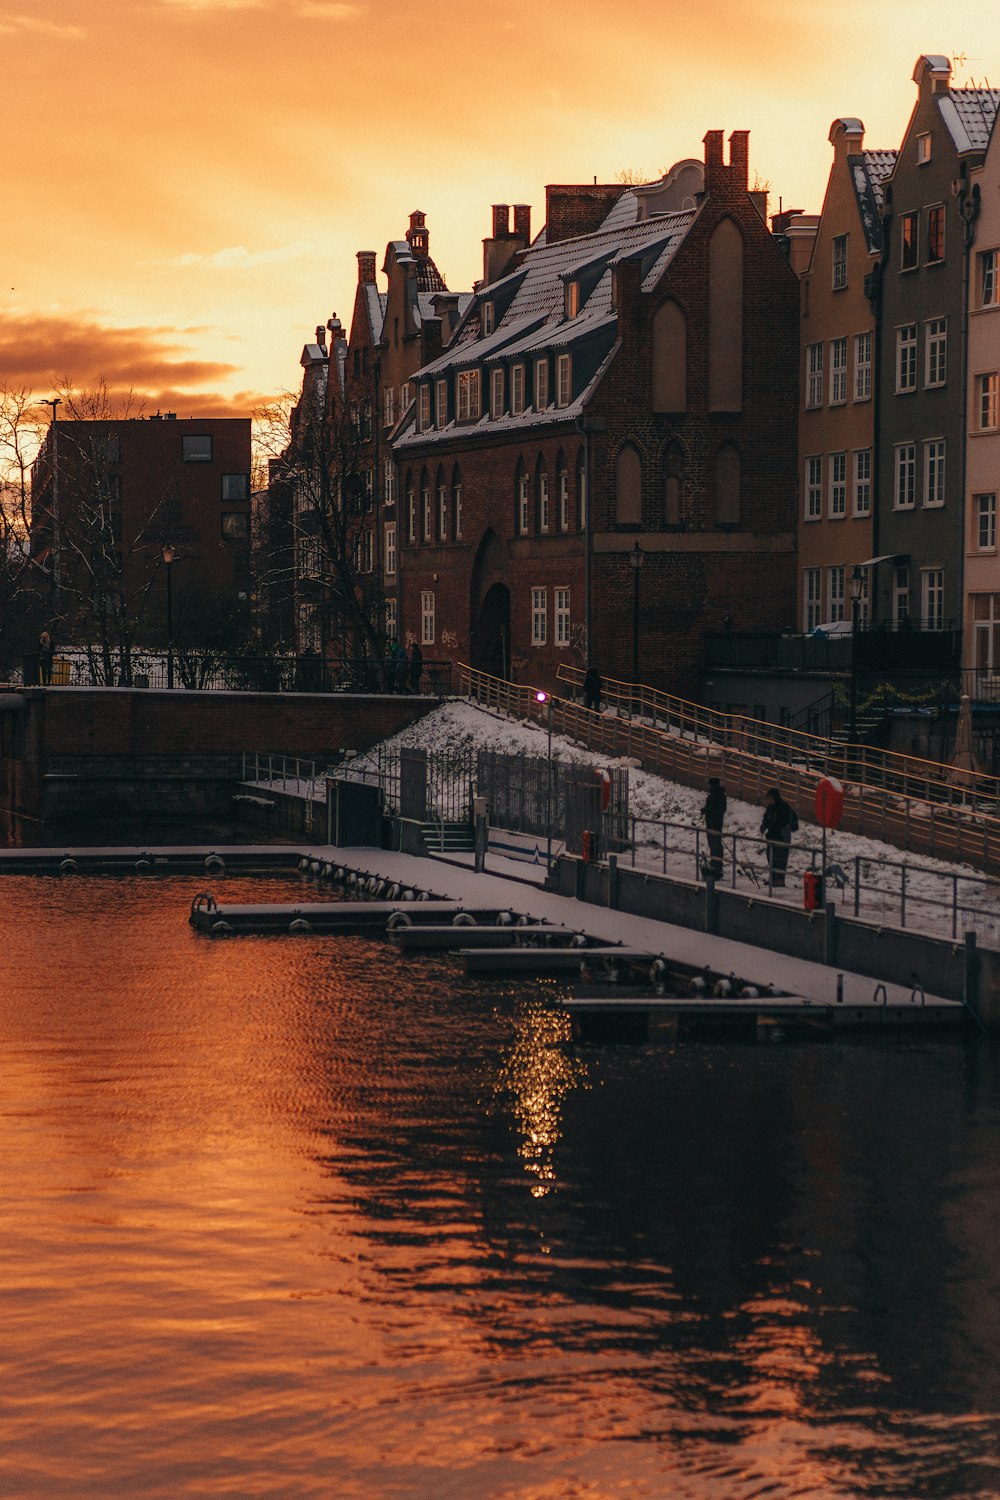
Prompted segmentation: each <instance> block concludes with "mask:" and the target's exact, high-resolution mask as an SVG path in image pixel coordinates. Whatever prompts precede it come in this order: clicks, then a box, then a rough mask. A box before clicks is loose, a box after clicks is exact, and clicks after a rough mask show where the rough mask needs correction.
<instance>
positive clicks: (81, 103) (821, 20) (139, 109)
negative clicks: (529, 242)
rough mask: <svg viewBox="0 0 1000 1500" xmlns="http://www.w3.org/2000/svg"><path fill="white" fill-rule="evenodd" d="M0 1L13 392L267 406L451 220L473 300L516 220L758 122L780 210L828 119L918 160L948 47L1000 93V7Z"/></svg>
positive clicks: (438, 240) (962, 73) (762, 2)
mask: <svg viewBox="0 0 1000 1500" xmlns="http://www.w3.org/2000/svg"><path fill="white" fill-rule="evenodd" d="M3 4H4V0H0V56H2V58H3V91H2V104H0V109H2V110H3V112H4V113H5V114H6V122H5V125H6V128H5V132H4V134H5V139H6V141H7V148H6V150H5V152H4V153H3V165H2V166H0V176H2V179H3V194H2V210H0V212H2V218H0V226H2V227H0V246H2V249H3V281H2V285H0V293H2V303H0V306H2V318H0V382H3V381H5V382H7V383H9V384H10V383H13V384H21V385H27V386H29V387H31V388H32V389H34V390H36V391H37V392H38V393H39V394H47V393H48V391H49V390H50V388H51V387H52V385H53V383H54V382H56V381H57V380H59V378H60V377H63V376H68V377H69V379H70V380H71V382H73V383H74V384H77V385H83V386H88V385H92V384H94V383H95V382H96V381H97V379H98V378H99V377H101V376H104V377H105V378H106V379H107V380H108V382H109V384H112V385H114V386H122V385H125V386H129V385H131V386H132V387H134V388H135V390H136V391H137V392H139V393H141V395H142V396H143V398H144V399H145V403H146V410H147V411H150V410H155V409H156V408H157V407H162V408H163V409H168V408H169V409H171V410H178V411H180V412H182V413H189V414H195V413H203V414H206V415H207V414H209V413H210V412H213V413H225V412H230V413H232V414H240V415H242V414H246V413H247V412H248V411H249V409H250V407H251V406H252V405H254V404H256V403H258V402H259V401H260V400H262V399H264V398H267V397H270V396H272V395H275V394H277V393H279V392H281V391H283V390H286V389H290V388H291V389H294V388H296V387H297V385H298V381H299V373H300V372H299V368H298V357H299V353H300V351H301V347H302V344H303V342H305V341H306V339H307V338H311V337H312V330H313V328H314V326H315V325H316V323H317V322H320V321H322V322H325V321H326V319H327V318H328V317H329V316H330V315H331V314H332V313H333V312H334V311H336V312H337V313H339V314H340V316H341V317H342V318H343V319H344V321H345V323H346V322H348V321H349V318H350V314H351V308H352V303H353V295H354V284H355V276H356V263H355V259H354V257H355V252H356V251H358V250H361V249H373V250H375V251H377V252H378V255H379V266H381V257H382V253H383V252H384V249H385V245H386V242H387V240H389V239H392V238H398V237H401V235H402V233H403V231H404V229H405V227H406V223H407V216H408V214H409V212H410V210H411V209H414V208H422V209H423V210H424V211H425V212H426V213H427V216H428V226H429V229H430V244H431V253H432V255H433V256H434V258H435V260H436V261H437V264H438V266H439V268H440V269H441V271H442V273H443V274H444V276H445V278H446V279H447V281H448V284H449V286H450V287H451V288H452V289H453V290H463V289H467V288H469V287H470V286H471V285H472V283H473V281H474V279H475V278H476V277H477V275H480V274H481V255H482V250H481V241H482V237H483V235H484V234H486V233H488V231H489V222H490V212H489V210H490V204H491V203H494V202H508V203H514V202H527V203H531V204H532V205H533V228H534V229H535V230H537V229H539V228H541V225H542V222H543V218H544V187H545V184H546V183H547V182H581V181H582V182H587V181H590V180H591V179H592V178H593V177H594V176H595V175H596V176H597V178H598V179H599V180H600V181H609V180H613V179H614V177H615V175H616V173H618V172H620V171H622V170H630V171H633V172H636V171H639V172H642V173H644V174H646V175H649V176H653V175H657V174H658V173H659V172H660V171H662V170H663V169H664V168H665V167H667V166H669V165H670V164H671V163H672V162H674V161H676V160H677V159H679V158H680V157H683V156H700V155H701V151H702V147H701V140H702V137H703V136H704V134H705V131H706V130H709V129H722V130H725V131H726V133H727V134H728V133H729V131H731V130H734V129H749V130H750V132H751V137H750V149H751V176H752V175H753V173H754V172H756V173H758V174H759V176H760V178H761V179H762V180H764V181H766V182H768V183H769V184H770V187H771V192H772V208H777V206H778V198H779V197H780V198H781V199H783V201H784V204H785V206H786V207H789V206H795V207H799V208H802V209H805V210H807V211H817V210H818V209H819V207H820V204H821V201H822V194H823V188H824V185H825V182H826V176H827V171H828V167H829V160H830V148H829V146H828V144H827V131H828V129H829V126H830V122H831V120H833V119H834V118H835V117H836V116H837V115H858V116H860V117H861V118H862V119H863V120H864V122H865V125H866V127H867V136H866V144H867V145H869V146H878V147H892V146H896V145H898V143H899V141H900V138H901V136H902V132H903V129H904V127H905V124H906V121H907V118H908V116H909V113H910V108H911V105H912V102H913V98H914V93H915V91H914V86H913V84H912V82H911V73H912V70H913V64H914V62H915V61H916V58H917V57H918V56H919V55H920V53H922V52H938V53H943V54H945V55H947V56H950V57H953V58H956V59H957V60H958V61H957V62H956V65H955V71H954V82H956V83H970V82H976V83H982V82H983V81H984V80H988V81H990V82H992V83H998V82H1000V5H998V4H997V3H996V0H955V3H953V4H951V5H949V6H942V5H941V4H940V3H938V0H934V3H932V0H907V3H906V4H903V3H900V0H863V3H862V0H840V3H839V4H837V5H835V6H834V5H828V6H806V5H803V4H802V3H801V0H794V3H793V0H739V3H737V0H700V3H692V0H684V3H670V0H666V3H664V0H631V3H629V4H625V5H613V4H608V3H607V0H575V3H574V4H572V5H565V4H564V5H551V4H549V5H546V4H538V3H535V4H528V3H526V0H508V3H507V4H506V5H503V6H490V7H475V6H458V5H455V4H446V3H443V0H424V3H423V4H422V5H419V6H414V5H411V4H406V5H404V4H401V3H399V0H387V3H382V4H378V5H375V4H371V5H366V4H361V3H353V0H87V3H83V0H30V4H29V3H27V0H25V3H24V4H23V6H22V4H21V0H11V8H9V9H4V8H3Z"/></svg>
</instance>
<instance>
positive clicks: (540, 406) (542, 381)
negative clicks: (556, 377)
mask: <svg viewBox="0 0 1000 1500" xmlns="http://www.w3.org/2000/svg"><path fill="white" fill-rule="evenodd" d="M548 404H549V361H548V358H545V359H536V360H535V410H536V411H544V410H545V408H546V407H547V406H548Z"/></svg>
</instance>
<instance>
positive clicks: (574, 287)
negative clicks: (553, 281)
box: [565, 281, 580, 318]
mask: <svg viewBox="0 0 1000 1500" xmlns="http://www.w3.org/2000/svg"><path fill="white" fill-rule="evenodd" d="M565 295H566V316H567V318H575V317H576V315H577V313H578V312H579V311H580V283H579V282H578V281H567V283H566V294H565Z"/></svg>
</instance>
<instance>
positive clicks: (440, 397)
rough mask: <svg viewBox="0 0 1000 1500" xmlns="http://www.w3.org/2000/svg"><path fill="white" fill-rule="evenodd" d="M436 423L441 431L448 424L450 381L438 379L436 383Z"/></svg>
mask: <svg viewBox="0 0 1000 1500" xmlns="http://www.w3.org/2000/svg"><path fill="white" fill-rule="evenodd" d="M434 405H435V413H434V418H435V425H436V427H437V428H438V431H440V430H441V429H442V428H443V427H447V425H448V382H447V380H438V381H436V382H435V385H434Z"/></svg>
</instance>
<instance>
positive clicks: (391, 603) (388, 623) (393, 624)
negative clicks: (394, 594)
mask: <svg viewBox="0 0 1000 1500" xmlns="http://www.w3.org/2000/svg"><path fill="white" fill-rule="evenodd" d="M398 630H399V617H398V614H397V608H396V601H395V599H387V600H386V601H385V638H386V640H387V641H394V640H395V639H396V634H397V631H398Z"/></svg>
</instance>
